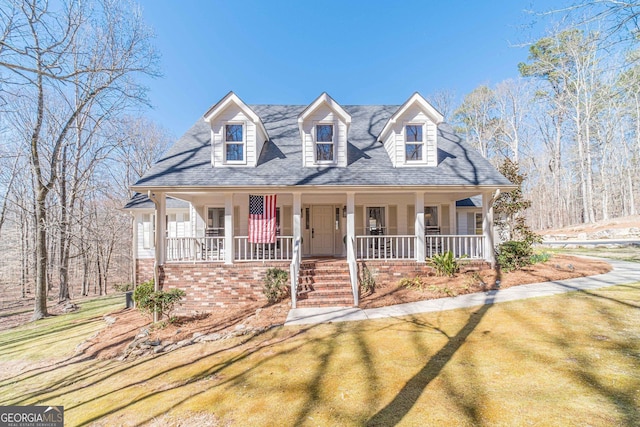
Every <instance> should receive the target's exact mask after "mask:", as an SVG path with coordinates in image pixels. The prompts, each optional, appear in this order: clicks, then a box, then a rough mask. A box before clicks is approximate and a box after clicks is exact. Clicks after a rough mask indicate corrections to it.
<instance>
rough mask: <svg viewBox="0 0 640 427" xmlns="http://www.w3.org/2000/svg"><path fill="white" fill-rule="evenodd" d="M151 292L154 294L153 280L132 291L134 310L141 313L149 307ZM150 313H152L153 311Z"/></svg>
mask: <svg viewBox="0 0 640 427" xmlns="http://www.w3.org/2000/svg"><path fill="white" fill-rule="evenodd" d="M153 292H154V283H153V279H151V280H149V281H147V282H144V283H141V284H139V285H138V286H137V287H136V288H135V290H134V291H133V300H134V301H135V303H136V308H138V309H139V310H141V311H145V310H146V307H147V306H148V305H149V299H150V296H151V294H152V293H153ZM142 307H145V308H142ZM151 311H152V312H153V310H151Z"/></svg>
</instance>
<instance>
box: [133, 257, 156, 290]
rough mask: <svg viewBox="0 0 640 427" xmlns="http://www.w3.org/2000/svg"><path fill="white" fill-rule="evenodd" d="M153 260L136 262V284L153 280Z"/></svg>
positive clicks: (138, 260) (147, 259)
mask: <svg viewBox="0 0 640 427" xmlns="http://www.w3.org/2000/svg"><path fill="white" fill-rule="evenodd" d="M153 262H154V259H153V258H146V259H137V260H136V284H137V285H139V284H141V283H144V282H147V281H149V280H151V279H153Z"/></svg>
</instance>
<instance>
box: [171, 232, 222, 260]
mask: <svg viewBox="0 0 640 427" xmlns="http://www.w3.org/2000/svg"><path fill="white" fill-rule="evenodd" d="M166 258H167V262H195V261H215V262H218V261H220V262H222V261H224V237H167V253H166Z"/></svg>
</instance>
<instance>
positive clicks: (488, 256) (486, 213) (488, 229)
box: [482, 192, 496, 268]
mask: <svg viewBox="0 0 640 427" xmlns="http://www.w3.org/2000/svg"><path fill="white" fill-rule="evenodd" d="M494 200H495V199H494V198H493V194H492V193H491V192H485V193H482V235H483V236H484V259H485V260H486V261H487V262H490V263H491V267H492V268H494V267H495V265H496V256H495V253H494V250H493V244H494V240H493V201H494Z"/></svg>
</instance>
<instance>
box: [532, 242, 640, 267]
mask: <svg viewBox="0 0 640 427" xmlns="http://www.w3.org/2000/svg"><path fill="white" fill-rule="evenodd" d="M566 243H567V244H571V242H570V241H567V242H566ZM542 251H544V252H549V253H562V254H569V255H585V256H594V257H602V258H611V259H618V260H621V261H630V262H640V247H639V246H627V247H622V248H610V249H609V248H602V247H597V248H596V247H590V248H587V247H585V248H576V249H565V248H553V247H552V248H544V249H542Z"/></svg>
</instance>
